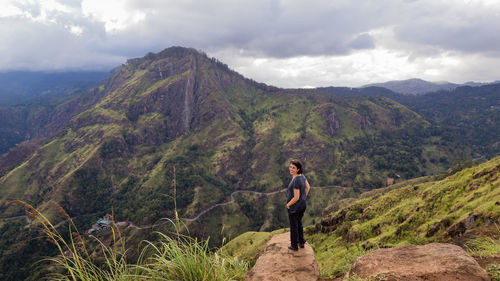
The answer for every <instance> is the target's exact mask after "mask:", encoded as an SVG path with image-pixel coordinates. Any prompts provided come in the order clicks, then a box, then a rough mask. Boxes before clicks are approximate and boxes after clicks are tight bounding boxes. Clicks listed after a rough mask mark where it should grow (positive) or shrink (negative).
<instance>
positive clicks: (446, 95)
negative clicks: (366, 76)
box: [318, 83, 500, 159]
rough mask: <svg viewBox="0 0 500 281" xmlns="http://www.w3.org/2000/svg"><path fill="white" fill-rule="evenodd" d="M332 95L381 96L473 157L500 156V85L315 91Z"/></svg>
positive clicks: (328, 89)
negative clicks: (446, 135)
mask: <svg viewBox="0 0 500 281" xmlns="http://www.w3.org/2000/svg"><path fill="white" fill-rule="evenodd" d="M318 90H320V91H323V92H327V93H330V94H333V95H336V96H342V97H349V96H350V97H352V96H384V97H388V98H390V99H392V100H395V101H397V102H399V103H401V104H403V105H405V106H407V107H408V108H410V109H411V110H413V111H415V112H417V113H418V114H420V115H421V116H423V117H424V118H425V119H426V120H428V121H429V122H431V123H433V124H435V125H437V126H440V127H441V128H446V130H447V131H449V133H450V134H451V135H454V136H455V138H456V139H457V141H460V142H461V143H462V144H463V145H465V146H467V147H469V148H470V149H471V151H472V152H473V154H474V156H473V157H474V158H479V157H481V156H482V157H484V158H487V159H490V158H492V157H495V156H496V155H498V154H500V144H499V142H498V136H499V135H500V120H499V118H500V114H499V110H500V84H499V83H492V84H489V85H482V86H476V87H470V86H461V87H457V88H455V89H453V90H449V91H437V92H429V93H426V94H422V95H417V96H414V95H402V94H398V93H395V92H392V91H389V90H386V89H383V88H377V87H370V88H359V89H349V88H341V87H326V88H318Z"/></svg>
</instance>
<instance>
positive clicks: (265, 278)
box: [245, 232, 319, 281]
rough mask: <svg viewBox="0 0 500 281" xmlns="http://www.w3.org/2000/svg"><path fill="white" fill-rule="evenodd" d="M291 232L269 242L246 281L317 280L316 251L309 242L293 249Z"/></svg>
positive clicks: (276, 236) (275, 237)
mask: <svg viewBox="0 0 500 281" xmlns="http://www.w3.org/2000/svg"><path fill="white" fill-rule="evenodd" d="M288 245H290V232H287V233H283V234H279V235H275V236H273V238H271V240H269V242H267V244H266V247H265V248H264V250H263V252H262V254H261V255H260V256H259V258H258V259H257V262H256V263H255V265H254V267H253V268H252V269H251V270H250V271H249V272H248V273H247V275H246V277H245V280H246V281H295V280H297V281H299V280H301V281H317V280H318V279H319V267H318V263H317V262H316V259H315V258H314V251H313V249H312V248H311V246H309V245H308V244H307V243H306V245H305V247H304V248H303V249H299V250H298V251H292V250H289V249H288Z"/></svg>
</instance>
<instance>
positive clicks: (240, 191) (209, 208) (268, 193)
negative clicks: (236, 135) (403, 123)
mask: <svg viewBox="0 0 500 281" xmlns="http://www.w3.org/2000/svg"><path fill="white" fill-rule="evenodd" d="M326 188H341V189H352V187H346V186H340V185H327V186H311V189H326ZM286 190H287V189H286V188H283V189H280V190H276V191H270V192H260V191H254V190H236V191H234V192H232V193H231V194H230V198H231V199H230V200H229V201H227V202H222V203H216V204H213V205H212V206H210V207H207V208H206V209H204V210H202V211H201V212H199V213H198V214H197V215H196V216H194V217H190V218H186V217H183V218H179V219H181V220H183V221H186V222H193V221H196V220H198V219H199V218H200V217H201V216H203V215H204V214H206V213H208V212H209V211H211V210H213V209H214V208H216V207H219V206H225V205H230V204H233V203H235V202H236V200H235V198H234V195H236V194H238V193H251V194H256V195H264V196H270V195H274V194H278V193H281V192H285V191H286ZM361 190H363V189H361ZM19 218H25V219H26V220H27V221H28V222H31V221H30V220H28V219H29V218H28V216H26V215H24V216H14V217H8V218H0V220H14V219H19ZM75 218H77V217H73V218H72V219H75ZM174 220H175V218H170V219H169V218H164V219H161V220H160V222H158V223H155V224H147V225H136V224H134V223H133V222H131V221H123V222H116V224H118V225H120V224H121V225H127V226H128V227H132V228H135V229H149V228H154V227H158V226H161V225H164V224H167V223H169V222H171V221H174ZM65 222H66V220H63V221H60V222H58V223H57V224H55V225H54V226H55V227H59V226H60V225H62V224H63V223H65Z"/></svg>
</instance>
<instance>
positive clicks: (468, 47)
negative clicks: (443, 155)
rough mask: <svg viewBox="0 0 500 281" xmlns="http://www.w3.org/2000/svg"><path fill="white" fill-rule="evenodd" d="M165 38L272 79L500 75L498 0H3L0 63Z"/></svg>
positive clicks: (29, 62) (302, 83) (94, 58)
mask: <svg viewBox="0 0 500 281" xmlns="http://www.w3.org/2000/svg"><path fill="white" fill-rule="evenodd" d="M170 46H185V47H193V48H196V49H199V50H203V51H204V52H206V53H207V54H208V55H209V56H213V57H216V58H217V59H219V60H220V61H222V62H224V63H226V64H228V65H229V67H231V68H232V69H234V70H236V71H238V72H240V73H241V74H243V75H245V76H247V77H250V78H252V79H254V80H257V81H259V82H264V83H267V84H271V85H275V86H279V87H318V86H354V87H355V86H360V85H363V84H367V83H374V82H385V81H388V80H403V79H408V78H422V79H425V80H429V81H450V82H455V83H463V82H467V81H472V80H473V81H481V82H483V81H493V80H500V0H447V1H445V0H422V1H419V0H324V1H320V0H301V1H294V0H290V1H287V0H282V1H278V0H276V1H275V0H248V1H239V0H199V1H194V0H36V1H35V0H32V1H21V0H16V1H12V0H0V71H9V70H82V69H83V70H109V69H111V68H114V67H116V66H118V65H120V64H122V63H124V62H125V61H126V60H127V59H128V58H134V57H142V56H143V55H145V54H146V53H147V52H159V51H161V50H163V49H165V48H167V47H170Z"/></svg>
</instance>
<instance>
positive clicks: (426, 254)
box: [345, 243, 490, 281]
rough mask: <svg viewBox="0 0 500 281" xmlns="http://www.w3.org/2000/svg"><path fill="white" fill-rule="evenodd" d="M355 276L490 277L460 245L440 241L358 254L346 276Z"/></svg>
mask: <svg viewBox="0 0 500 281" xmlns="http://www.w3.org/2000/svg"><path fill="white" fill-rule="evenodd" d="M354 275H357V276H359V277H361V278H368V277H377V278H378V279H377V280H387V281H393V280H405V281H423V280H426V281H451V280H453V281H489V280H490V278H489V276H488V274H487V273H486V271H485V270H484V269H482V268H481V267H480V266H479V264H478V263H477V262H476V261H475V260H474V259H473V258H472V257H471V256H469V255H468V254H467V253H466V252H465V251H464V250H463V249H462V248H460V247H459V246H456V245H452V244H441V243H431V244H427V245H423V246H404V247H397V248H389V249H378V250H375V251H373V252H371V253H369V254H366V255H364V256H361V257H359V258H358V259H357V260H356V261H355V262H354V263H353V264H352V265H351V269H350V271H349V272H348V273H347V274H346V278H345V279H347V278H349V276H354Z"/></svg>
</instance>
